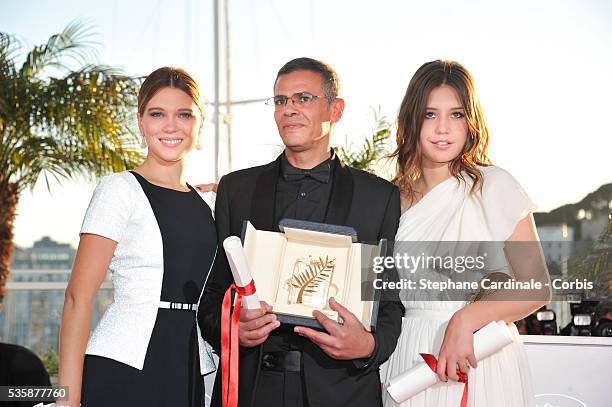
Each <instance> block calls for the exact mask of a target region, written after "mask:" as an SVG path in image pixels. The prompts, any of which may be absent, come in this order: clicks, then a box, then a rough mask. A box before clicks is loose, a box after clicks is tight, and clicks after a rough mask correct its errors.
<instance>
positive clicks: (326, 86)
mask: <svg viewBox="0 0 612 407" xmlns="http://www.w3.org/2000/svg"><path fill="white" fill-rule="evenodd" d="M295 71H311V72H316V73H318V74H320V75H321V77H323V92H324V93H325V99H327V101H328V102H329V103H331V102H332V101H333V100H334V99H336V98H337V97H338V93H339V92H340V81H339V79H338V74H337V73H336V71H335V70H334V68H332V67H331V66H329V65H328V64H326V63H325V62H322V61H318V60H316V59H312V58H306V57H302V58H296V59H292V60H291V61H289V62H287V63H286V64H285V65H283V67H282V68H281V69H280V70H279V71H278V73H277V74H276V80H275V81H274V84H275V85H276V82H277V81H278V78H279V76H281V75H286V74H289V73H291V72H295Z"/></svg>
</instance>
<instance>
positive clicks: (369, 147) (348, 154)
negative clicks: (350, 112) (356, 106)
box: [336, 108, 392, 178]
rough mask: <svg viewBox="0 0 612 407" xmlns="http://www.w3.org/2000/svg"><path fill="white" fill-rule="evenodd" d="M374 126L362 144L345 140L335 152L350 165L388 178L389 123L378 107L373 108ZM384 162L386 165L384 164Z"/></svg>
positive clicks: (390, 129)
mask: <svg viewBox="0 0 612 407" xmlns="http://www.w3.org/2000/svg"><path fill="white" fill-rule="evenodd" d="M373 113H374V122H375V126H374V128H373V129H372V133H371V136H370V137H366V138H365V139H364V140H363V142H362V144H360V145H357V146H356V145H354V144H352V143H349V142H348V140H345V143H344V145H343V146H338V147H337V148H336V152H337V154H338V156H339V157H340V159H341V160H342V161H343V162H344V163H346V164H347V165H349V166H350V167H353V168H357V169H359V170H364V171H368V172H371V173H373V174H376V175H378V176H380V177H383V178H390V173H389V168H388V165H389V162H386V163H385V162H384V161H383V159H386V158H388V155H389V153H390V151H391V150H390V149H391V145H390V142H391V131H392V128H391V123H389V121H388V120H387V118H386V117H385V116H384V115H382V114H381V112H380V108H379V109H378V110H374V112H373ZM385 164H386V165H385Z"/></svg>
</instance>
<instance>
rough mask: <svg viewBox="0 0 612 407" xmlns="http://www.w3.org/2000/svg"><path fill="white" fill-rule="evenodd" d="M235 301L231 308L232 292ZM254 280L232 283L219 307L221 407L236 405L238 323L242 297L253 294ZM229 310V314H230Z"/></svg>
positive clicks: (235, 406) (233, 406) (234, 406)
mask: <svg viewBox="0 0 612 407" xmlns="http://www.w3.org/2000/svg"><path fill="white" fill-rule="evenodd" d="M233 291H236V301H235V303H234V309H233V310H232V292H233ZM255 291H256V290H255V282H254V281H253V280H251V282H250V283H249V284H247V285H246V286H244V287H239V286H237V285H236V284H232V285H231V286H230V287H229V288H228V289H227V291H226V292H225V295H224V296H223V307H222V308H221V377H222V381H221V390H222V397H223V399H222V404H223V407H237V406H238V346H239V345H238V324H239V323H240V309H241V307H242V297H244V296H247V295H251V294H255ZM230 312H231V315H230Z"/></svg>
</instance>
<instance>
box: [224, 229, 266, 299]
mask: <svg viewBox="0 0 612 407" xmlns="http://www.w3.org/2000/svg"><path fill="white" fill-rule="evenodd" d="M223 248H224V249H225V253H226V254H227V260H228V262H229V265H230V268H231V269H232V275H233V276H234V281H235V282H236V285H237V286H240V287H246V286H247V285H249V284H250V283H251V280H253V277H252V276H251V270H250V269H249V263H248V262H247V259H246V256H245V255H244V247H242V242H241V241H240V238H238V237H236V236H230V237H228V238H227V239H225V240H224V241H223ZM242 306H243V307H244V308H246V309H258V308H261V304H260V303H259V297H257V293H253V294H251V295H247V296H244V297H242Z"/></svg>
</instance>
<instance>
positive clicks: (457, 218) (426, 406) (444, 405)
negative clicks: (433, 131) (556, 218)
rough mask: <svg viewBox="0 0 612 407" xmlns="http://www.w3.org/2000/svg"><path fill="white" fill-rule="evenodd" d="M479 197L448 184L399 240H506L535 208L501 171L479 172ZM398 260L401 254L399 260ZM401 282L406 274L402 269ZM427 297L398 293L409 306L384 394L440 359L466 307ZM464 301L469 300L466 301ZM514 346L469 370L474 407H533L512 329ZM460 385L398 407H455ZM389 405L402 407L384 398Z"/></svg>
mask: <svg viewBox="0 0 612 407" xmlns="http://www.w3.org/2000/svg"><path fill="white" fill-rule="evenodd" d="M480 169H481V171H482V173H483V176H484V184H483V190H482V194H481V193H479V192H478V193H476V194H473V195H469V194H468V193H467V191H469V187H470V185H471V181H470V179H469V178H467V177H466V179H467V180H468V183H467V188H466V184H465V183H463V182H462V183H461V184H460V183H458V182H457V180H456V179H455V178H453V177H451V178H449V179H447V180H445V181H443V182H442V183H440V184H439V185H437V186H436V187H434V189H432V190H431V191H430V192H429V193H428V194H427V195H425V196H424V197H423V198H422V199H421V200H420V201H419V202H417V203H416V204H415V205H414V206H413V207H411V208H410V209H408V210H407V211H406V212H404V213H403V214H402V216H401V218H400V225H399V229H398V231H397V236H396V238H395V240H396V242H401V241H494V242H503V241H506V240H507V239H508V238H509V237H510V235H511V234H512V232H513V231H514V229H515V227H516V224H517V223H518V221H519V220H521V219H523V218H524V217H525V216H527V214H528V213H529V212H531V211H533V210H534V209H535V205H534V203H533V202H532V201H531V199H529V197H528V196H527V195H526V193H525V192H524V190H523V189H522V188H521V186H520V185H519V184H518V182H517V181H516V180H515V179H514V178H513V177H512V176H511V175H510V174H509V173H508V172H506V171H505V170H503V169H501V168H499V167H481V168H480ZM396 254H397V253H396ZM398 273H399V274H400V278H402V271H401V270H398ZM423 295H427V293H423V292H422V291H421V292H419V291H418V290H411V292H407V291H403V292H402V293H401V294H400V297H401V298H402V302H403V303H404V306H405V307H406V314H405V318H404V319H403V323H402V333H401V335H400V337H399V340H398V343H397V347H396V349H395V352H394V353H393V354H392V355H391V357H390V358H389V360H388V361H387V363H386V366H383V368H382V371H383V373H384V376H382V377H381V379H382V380H383V383H384V385H385V387H386V386H387V385H388V384H389V380H390V379H392V378H394V377H396V376H398V375H399V374H401V373H403V372H405V371H406V370H408V369H410V368H412V367H413V366H414V365H415V364H417V363H421V362H423V359H422V358H421V357H420V356H419V353H431V354H433V355H435V356H436V357H437V356H438V353H439V350H440V346H441V345H442V340H443V339H444V332H445V330H446V324H447V323H448V320H449V319H450V318H451V316H452V315H453V314H454V313H455V312H456V311H457V310H458V309H460V308H461V307H462V306H463V305H464V304H465V302H462V301H431V300H426V298H423ZM466 300H467V298H466ZM510 328H511V329H510V330H511V332H512V334H513V336H514V342H513V343H511V344H510V345H508V346H506V347H505V348H503V349H502V350H501V351H499V352H497V353H496V354H494V355H492V356H491V357H489V358H487V359H485V360H483V361H481V362H479V363H478V367H477V368H476V369H470V372H469V376H468V380H469V394H468V405H469V406H471V407H504V406H507V407H519V406H535V400H534V395H533V387H532V383H531V374H530V371H529V365H528V362H527V358H526V355H525V352H524V349H523V345H522V343H521V339H520V336H519V334H518V332H517V330H516V328H515V326H514V324H510ZM463 387H464V385H463V383H457V382H454V381H452V380H449V381H448V382H447V383H443V382H440V383H438V384H436V385H434V386H433V387H431V388H429V389H427V390H425V391H423V392H421V393H419V394H417V395H415V396H414V397H412V398H411V399H410V400H407V401H405V402H403V403H402V404H401V407H455V406H457V407H458V406H459V404H460V401H461V396H462V394H463ZM383 393H384V394H383V398H384V399H383V400H384V405H385V406H387V407H388V406H396V405H397V404H396V403H395V402H394V401H393V399H392V398H391V397H390V396H389V394H388V393H387V392H386V391H384V392H383Z"/></svg>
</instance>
